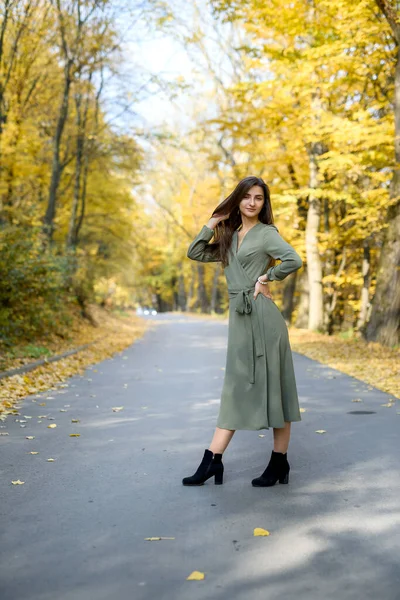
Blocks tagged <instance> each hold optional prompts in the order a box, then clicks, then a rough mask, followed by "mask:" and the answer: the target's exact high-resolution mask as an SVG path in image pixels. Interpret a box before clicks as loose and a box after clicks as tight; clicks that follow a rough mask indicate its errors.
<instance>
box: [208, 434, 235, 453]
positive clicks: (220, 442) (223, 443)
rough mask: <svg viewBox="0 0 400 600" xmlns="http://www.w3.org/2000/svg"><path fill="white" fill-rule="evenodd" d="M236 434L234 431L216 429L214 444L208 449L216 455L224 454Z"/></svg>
mask: <svg viewBox="0 0 400 600" xmlns="http://www.w3.org/2000/svg"><path fill="white" fill-rule="evenodd" d="M234 433H235V430H234V429H221V428H220V427H216V428H215V433H214V436H213V439H212V442H211V444H210V446H209V448H208V449H209V450H211V452H213V453H214V454H223V453H224V451H225V450H226V448H227V446H228V444H229V442H230V441H231V439H232V437H233V434H234Z"/></svg>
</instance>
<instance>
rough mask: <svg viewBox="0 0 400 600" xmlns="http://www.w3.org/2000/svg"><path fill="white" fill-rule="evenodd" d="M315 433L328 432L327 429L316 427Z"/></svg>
mask: <svg viewBox="0 0 400 600" xmlns="http://www.w3.org/2000/svg"><path fill="white" fill-rule="evenodd" d="M315 433H326V429H316V430H315Z"/></svg>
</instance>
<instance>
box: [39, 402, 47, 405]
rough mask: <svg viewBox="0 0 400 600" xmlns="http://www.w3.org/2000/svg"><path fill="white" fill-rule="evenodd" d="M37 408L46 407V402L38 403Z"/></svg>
mask: <svg viewBox="0 0 400 600" xmlns="http://www.w3.org/2000/svg"><path fill="white" fill-rule="evenodd" d="M38 406H46V402H39V404H38Z"/></svg>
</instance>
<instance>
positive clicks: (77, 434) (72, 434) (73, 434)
mask: <svg viewBox="0 0 400 600" xmlns="http://www.w3.org/2000/svg"><path fill="white" fill-rule="evenodd" d="M80 435H81V434H80V433H70V434H69V437H79V436H80Z"/></svg>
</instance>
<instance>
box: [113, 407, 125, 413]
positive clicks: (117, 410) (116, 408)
mask: <svg viewBox="0 0 400 600" xmlns="http://www.w3.org/2000/svg"><path fill="white" fill-rule="evenodd" d="M123 408H124V407H123V406H114V407H113V411H114V412H119V411H120V410H122V409H123Z"/></svg>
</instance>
